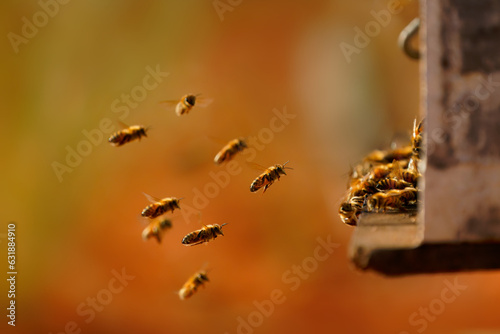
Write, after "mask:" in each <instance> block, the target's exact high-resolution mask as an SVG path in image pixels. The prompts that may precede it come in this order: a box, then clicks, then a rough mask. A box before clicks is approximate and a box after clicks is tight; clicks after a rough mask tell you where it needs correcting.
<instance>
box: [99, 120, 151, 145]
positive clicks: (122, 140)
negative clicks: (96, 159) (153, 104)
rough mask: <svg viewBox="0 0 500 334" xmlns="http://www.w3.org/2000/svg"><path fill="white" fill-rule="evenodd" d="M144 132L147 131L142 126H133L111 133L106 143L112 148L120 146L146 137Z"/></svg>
mask: <svg viewBox="0 0 500 334" xmlns="http://www.w3.org/2000/svg"><path fill="white" fill-rule="evenodd" d="M146 132H147V129H146V128H144V127H143V126H142V125H133V126H130V127H128V128H126V129H123V130H120V131H117V132H115V133H113V134H112V135H111V137H109V139H108V142H109V143H110V144H111V145H113V146H122V145H123V144H126V143H128V142H131V141H133V140H136V139H139V140H140V139H141V137H147V134H146Z"/></svg>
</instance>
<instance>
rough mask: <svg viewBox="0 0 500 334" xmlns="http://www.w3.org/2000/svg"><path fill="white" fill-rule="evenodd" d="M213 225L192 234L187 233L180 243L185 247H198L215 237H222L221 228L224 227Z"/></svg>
mask: <svg viewBox="0 0 500 334" xmlns="http://www.w3.org/2000/svg"><path fill="white" fill-rule="evenodd" d="M226 224H227V223H224V224H222V225H219V224H213V225H205V226H203V228H201V229H199V230H196V231H194V232H191V233H188V234H187V235H186V236H185V237H184V238H183V239H182V243H183V244H184V245H186V246H194V245H199V244H202V243H204V242H209V241H210V240H211V239H215V238H217V235H222V236H224V233H222V226H224V225H226Z"/></svg>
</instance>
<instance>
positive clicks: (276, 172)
mask: <svg viewBox="0 0 500 334" xmlns="http://www.w3.org/2000/svg"><path fill="white" fill-rule="evenodd" d="M287 163H288V161H287V162H285V163H284V164H283V165H280V164H276V165H274V166H271V167H269V168H268V169H266V171H265V172H264V173H262V174H260V175H259V176H257V178H255V180H253V182H252V184H251V185H250V191H251V192H255V191H257V190H259V189H260V188H262V187H264V192H263V193H265V192H266V190H267V188H269V187H270V186H271V185H272V184H273V183H274V181H276V179H278V181H279V179H280V174H283V175H286V172H285V169H293V168H291V167H285V165H286V164H287Z"/></svg>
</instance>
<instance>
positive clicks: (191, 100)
mask: <svg viewBox="0 0 500 334" xmlns="http://www.w3.org/2000/svg"><path fill="white" fill-rule="evenodd" d="M199 95H200V94H197V95H193V94H187V95H184V96H183V97H182V98H181V99H180V101H161V102H160V104H163V105H165V106H169V105H175V113H176V114H177V116H181V115H184V114H188V113H189V112H190V111H191V109H193V107H194V106H195V104H196V105H198V106H200V107H206V106H207V105H208V104H210V103H211V102H212V100H211V99H204V98H199V97H198V96H199Z"/></svg>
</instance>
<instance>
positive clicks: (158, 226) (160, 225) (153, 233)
mask: <svg viewBox="0 0 500 334" xmlns="http://www.w3.org/2000/svg"><path fill="white" fill-rule="evenodd" d="M171 227H172V221H170V219H157V220H154V221H152V222H151V223H150V224H149V225H148V226H147V227H146V228H145V229H144V230H143V231H142V238H143V239H144V240H148V239H149V238H151V237H155V238H156V240H158V243H161V238H162V234H163V232H164V230H166V229H168V228H171Z"/></svg>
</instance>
